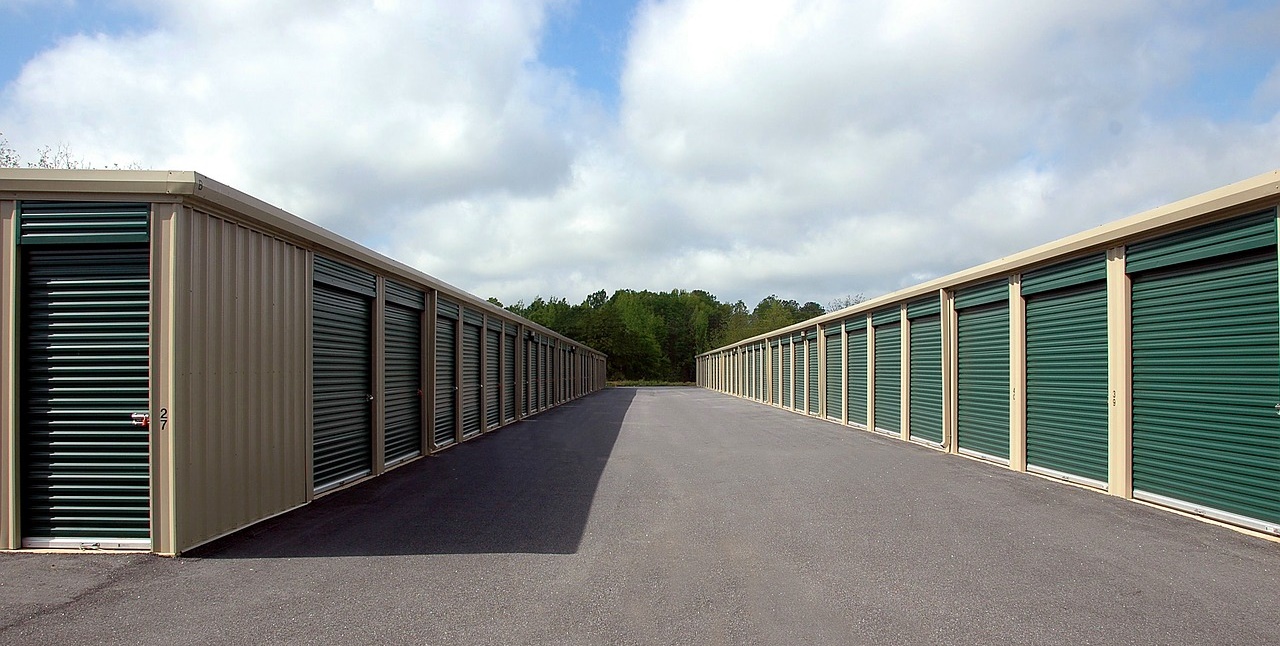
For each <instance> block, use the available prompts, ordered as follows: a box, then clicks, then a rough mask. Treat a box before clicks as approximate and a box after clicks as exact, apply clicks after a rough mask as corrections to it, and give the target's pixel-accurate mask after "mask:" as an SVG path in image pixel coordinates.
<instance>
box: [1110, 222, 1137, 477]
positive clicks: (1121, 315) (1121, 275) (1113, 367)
mask: <svg viewBox="0 0 1280 646" xmlns="http://www.w3.org/2000/svg"><path fill="white" fill-rule="evenodd" d="M1131 290H1132V283H1131V279H1130V278H1129V274H1128V273H1127V272H1126V271H1125V249H1124V247H1116V248H1115V249H1109V250H1107V382H1108V386H1110V388H1111V406H1110V408H1108V409H1107V410H1108V415H1107V492H1108V493H1110V494H1111V495H1113V496H1120V497H1122V498H1132V497H1133V343H1132V337H1131V336H1130V332H1131V329H1132V328H1131V325H1132V314H1133V312H1132V309H1131V305H1132V301H1131V298H1132V294H1133V292H1132V291H1131Z"/></svg>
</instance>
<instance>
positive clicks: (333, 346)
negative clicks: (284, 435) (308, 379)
mask: <svg viewBox="0 0 1280 646" xmlns="http://www.w3.org/2000/svg"><path fill="white" fill-rule="evenodd" d="M317 264H318V263H317ZM318 274H319V271H318V270H317V278H318ZM313 295H314V303H313V308H312V315H311V321H312V323H311V343H312V357H313V358H312V364H311V365H312V370H311V373H312V393H313V395H312V397H313V399H312V404H313V408H314V413H313V426H312V428H313V429H314V430H313V432H312V458H311V459H312V484H313V486H314V487H315V490H316V491H323V490H325V489H329V488H331V487H335V486H338V485H340V484H342V483H344V482H348V481H350V480H352V479H355V478H358V477H361V476H364V475H367V474H368V473H370V472H371V471H372V465H373V411H372V396H373V387H372V386H373V378H372V377H373V374H372V369H371V368H372V358H373V355H372V352H371V350H372V345H373V344H372V343H371V342H370V339H371V338H372V334H371V328H372V323H373V320H372V319H373V316H372V314H373V313H372V309H373V308H372V302H371V301H370V299H369V298H367V297H365V296H362V295H360V294H353V293H351V292H348V291H346V290H343V289H338V288H335V287H331V286H329V285H324V284H320V283H318V282H317V283H316V285H315V288H314V290H313Z"/></svg>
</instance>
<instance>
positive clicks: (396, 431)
mask: <svg viewBox="0 0 1280 646" xmlns="http://www.w3.org/2000/svg"><path fill="white" fill-rule="evenodd" d="M424 309H426V296H425V295H424V294H423V293H422V292H420V291H418V290H416V289H414V288H412V287H409V286H407V285H401V284H400V283H397V282H395V281H392V280H389V281H387V282H386V305H385V308H384V310H383V326H384V329H385V333H384V339H385V341H384V343H385V347H386V349H385V356H386V359H385V365H384V368H383V370H384V373H385V375H386V377H385V379H386V395H385V397H386V431H385V438H384V442H385V443H384V447H385V448H384V450H383V455H384V457H383V461H384V464H387V465H390V464H394V463H396V462H399V461H401V460H406V459H408V458H411V457H414V456H416V455H421V454H422V391H423V385H424V384H423V379H422V334H423V331H422V311H423V310H424Z"/></svg>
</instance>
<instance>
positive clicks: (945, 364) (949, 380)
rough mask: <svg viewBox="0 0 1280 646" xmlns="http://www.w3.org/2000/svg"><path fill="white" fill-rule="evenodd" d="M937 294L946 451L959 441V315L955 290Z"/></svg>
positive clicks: (956, 448) (955, 451)
mask: <svg viewBox="0 0 1280 646" xmlns="http://www.w3.org/2000/svg"><path fill="white" fill-rule="evenodd" d="M938 294H939V297H940V298H941V299H942V316H941V317H940V318H941V319H942V321H941V323H942V446H943V448H944V449H945V450H946V451H947V452H948V453H957V452H958V448H959V445H960V441H959V434H958V433H957V431H956V424H957V420H958V417H957V415H956V412H957V409H958V407H959V402H960V397H959V393H958V392H957V386H958V375H959V372H960V364H959V358H958V357H959V353H958V352H957V351H956V347H957V344H958V343H959V340H960V336H959V322H960V319H959V317H958V316H957V315H956V296H955V294H953V293H951V292H949V291H947V290H945V289H940V290H938Z"/></svg>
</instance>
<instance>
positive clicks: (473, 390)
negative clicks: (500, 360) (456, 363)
mask: <svg viewBox="0 0 1280 646" xmlns="http://www.w3.org/2000/svg"><path fill="white" fill-rule="evenodd" d="M483 336H484V327H483V319H480V322H479V323H477V322H476V321H473V320H471V318H470V317H467V316H465V314H464V317H463V320H462V439H464V440H465V439H469V438H472V437H475V436H476V435H478V434H479V433H480V432H481V431H482V430H484V429H483V419H484V411H483V410H481V406H482V403H483V402H482V395H483V393H484V389H483V386H484V382H483V381H481V378H482V375H481V360H482V357H481V348H480V344H481V339H482V338H483Z"/></svg>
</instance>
